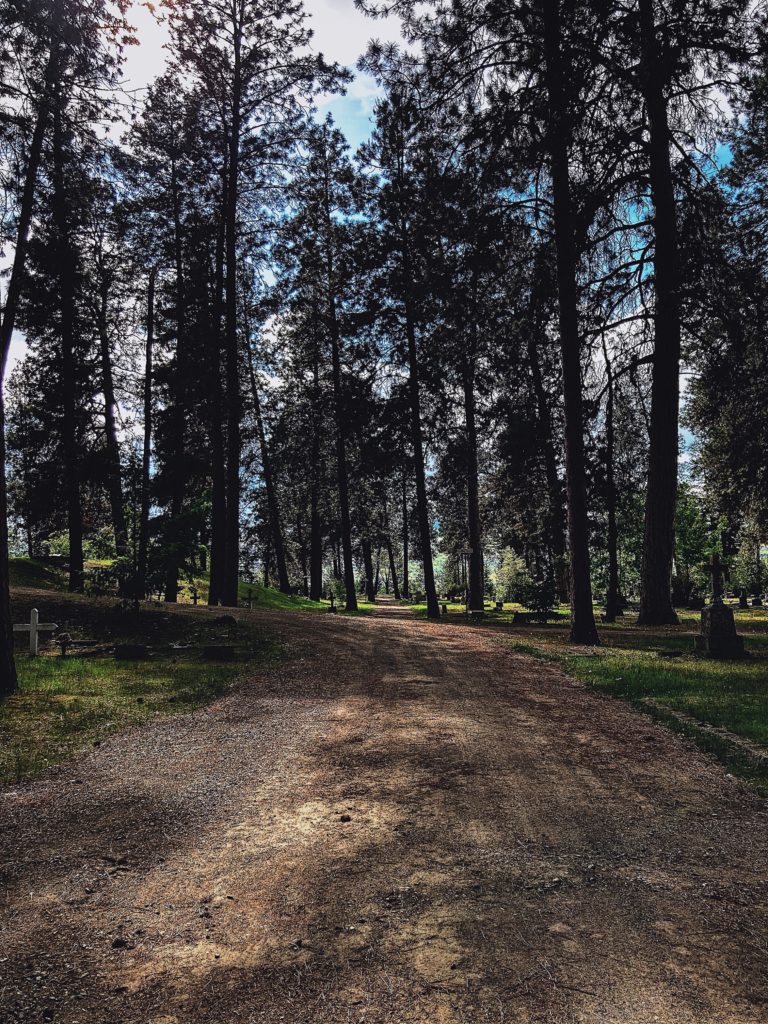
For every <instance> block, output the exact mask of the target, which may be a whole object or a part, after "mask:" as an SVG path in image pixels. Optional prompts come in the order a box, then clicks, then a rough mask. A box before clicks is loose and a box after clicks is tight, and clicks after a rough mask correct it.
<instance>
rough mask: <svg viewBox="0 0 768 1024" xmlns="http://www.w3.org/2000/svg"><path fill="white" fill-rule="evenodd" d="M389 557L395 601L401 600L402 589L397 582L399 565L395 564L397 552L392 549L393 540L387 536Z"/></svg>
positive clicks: (390, 576)
mask: <svg viewBox="0 0 768 1024" xmlns="http://www.w3.org/2000/svg"><path fill="white" fill-rule="evenodd" d="M387 555H388V556H389V578H390V580H391V581H392V591H393V593H394V595H395V600H396V601H399V600H400V587H399V585H398V582H397V565H396V564H395V552H394V550H393V549H392V538H391V537H390V536H389V534H387Z"/></svg>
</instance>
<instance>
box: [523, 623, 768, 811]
mask: <svg viewBox="0 0 768 1024" xmlns="http://www.w3.org/2000/svg"><path fill="white" fill-rule="evenodd" d="M633 619H634V617H632V616H626V617H625V621H623V622H620V623H616V624H611V625H603V626H602V627H601V630H600V632H601V636H602V640H603V646H602V647H600V648H596V649H590V650H589V651H588V652H581V651H579V649H578V648H575V647H573V646H571V645H570V644H569V643H568V640H567V636H566V635H565V632H564V631H561V630H556V631H555V630H553V631H551V632H549V633H548V634H547V635H545V634H543V633H542V632H540V631H537V630H536V628H535V627H533V628H532V629H531V630H530V631H529V636H528V637H527V638H526V640H525V641H517V640H516V641H514V642H513V646H514V648H515V649H517V650H519V651H522V652H523V653H526V654H532V655H534V656H535V657H540V658H546V659H547V660H556V661H559V662H560V663H561V664H562V665H563V666H564V668H565V669H566V670H567V671H568V672H569V673H570V674H572V675H574V676H575V677H576V678H578V679H581V680H582V681H583V682H585V683H586V684H587V685H589V686H590V687H592V688H593V689H595V690H597V691H599V692H600V693H605V694H608V695H610V696H612V697H618V698H621V699H624V700H628V701H630V702H631V703H632V704H634V705H635V706H636V707H638V708H640V709H642V710H643V711H644V712H646V713H648V714H651V715H653V716H654V717H655V718H657V719H659V720H661V721H664V722H665V723H666V724H667V725H669V726H670V727H672V728H674V729H675V730H676V731H678V732H681V733H684V734H685V735H687V736H690V738H692V739H693V740H695V742H696V743H698V744H699V745H700V746H701V747H703V748H704V749H706V750H708V751H710V752H711V753H713V754H715V755H716V756H717V757H719V758H720V759H721V760H722V761H723V762H724V764H726V765H727V766H728V768H729V770H730V771H732V772H734V774H739V775H741V776H742V777H744V778H746V779H748V780H749V781H750V782H751V783H752V784H753V785H754V786H755V787H756V788H757V789H758V790H759V791H760V792H761V793H765V794H768V610H766V609H763V608H754V609H752V608H750V609H749V610H745V611H740V610H737V611H736V625H737V629H738V630H739V632H740V633H742V634H743V635H744V637H745V640H746V647H747V650H748V651H749V652H750V657H749V658H747V659H745V660H744V661H714V660H709V659H706V658H696V657H694V656H693V637H694V634H695V632H696V631H697V630H698V626H699V621H700V619H699V616H698V615H696V614H695V613H690V612H683V613H681V625H680V626H678V627H672V628H665V629H659V630H655V629H652V628H642V627H638V626H637V625H636V624H635V623H634V621H633ZM715 730H717V731H715ZM741 739H743V740H746V741H750V742H751V743H752V744H756V745H757V746H758V747H759V748H765V752H766V757H765V759H762V758H761V757H760V756H759V753H758V754H757V756H755V752H754V751H752V752H750V751H749V750H748V749H745V746H746V745H740V743H739V740H741Z"/></svg>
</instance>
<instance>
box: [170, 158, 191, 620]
mask: <svg viewBox="0 0 768 1024" xmlns="http://www.w3.org/2000/svg"><path fill="white" fill-rule="evenodd" d="M171 197H172V203H173V248H174V263H175V271H176V282H175V291H176V295H175V300H176V366H175V368H174V387H173V409H172V411H171V431H172V444H173V449H174V459H173V465H172V466H170V467H169V469H170V474H171V507H170V532H169V537H168V540H170V542H171V545H172V549H171V551H170V553H169V556H168V562H167V565H166V570H165V600H166V601H167V602H169V603H171V604H175V603H176V601H177V600H178V597H179V558H178V549H177V546H176V545H177V541H178V536H177V533H178V529H179V525H178V519H179V516H180V515H181V511H182V508H183V507H184V493H185V491H186V480H185V479H184V476H185V466H186V461H187V459H186V450H185V449H186V434H187V289H186V285H185V278H184V241H183V237H182V226H181V194H180V185H179V180H178V167H177V164H176V160H175V159H173V160H172V162H171Z"/></svg>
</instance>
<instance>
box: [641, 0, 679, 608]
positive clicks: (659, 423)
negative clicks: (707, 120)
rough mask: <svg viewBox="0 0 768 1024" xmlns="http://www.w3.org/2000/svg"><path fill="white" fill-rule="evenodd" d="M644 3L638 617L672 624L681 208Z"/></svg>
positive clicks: (649, 7) (650, 7)
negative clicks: (648, 355) (648, 373)
mask: <svg viewBox="0 0 768 1024" xmlns="http://www.w3.org/2000/svg"><path fill="white" fill-rule="evenodd" d="M638 10H639V15H640V46H641V79H642V89H643V97H644V99H645V105H646V110H647V112H648V126H649V174H650V184H651V198H652V200H653V207H654V216H653V223H654V233H655V238H656V250H655V255H654V292H655V300H656V308H655V316H654V321H655V345H654V357H653V370H652V378H651V423H650V437H649V450H648V485H647V490H646V500H645V532H644V537H643V557H642V566H641V582H640V615H639V618H638V622H639V623H641V624H642V625H666V624H673V623H677V622H678V617H677V614H676V612H675V609H674V607H673V604H672V593H671V591H672V586H671V584H672V562H673V559H674V554H675V505H676V502H677V457H678V443H679V442H678V419H679V406H680V298H679V281H678V274H679V271H678V263H679V259H678V239H677V210H676V206H675V191H674V182H673V179H672V164H671V161H670V155H669V142H670V135H669V124H668V120H667V100H666V97H665V95H664V73H663V68H662V62H661V60H660V57H659V46H658V39H657V36H656V26H655V23H654V4H653V0H639V4H638Z"/></svg>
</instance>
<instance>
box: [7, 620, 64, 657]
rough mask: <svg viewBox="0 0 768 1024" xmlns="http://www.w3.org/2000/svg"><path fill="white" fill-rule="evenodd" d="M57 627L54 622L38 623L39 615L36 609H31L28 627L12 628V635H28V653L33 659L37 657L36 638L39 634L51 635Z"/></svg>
mask: <svg viewBox="0 0 768 1024" xmlns="http://www.w3.org/2000/svg"><path fill="white" fill-rule="evenodd" d="M58 628H59V627H58V626H57V625H56V623H55V622H40V615H39V613H38V610H37V608H33V609H32V611H31V612H30V613H29V625H28V626H14V627H13V632H14V633H29V653H30V656H31V657H33V658H36V657H37V653H38V638H39V635H40V633H53V632H54V631H55V630H57V629H58Z"/></svg>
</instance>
